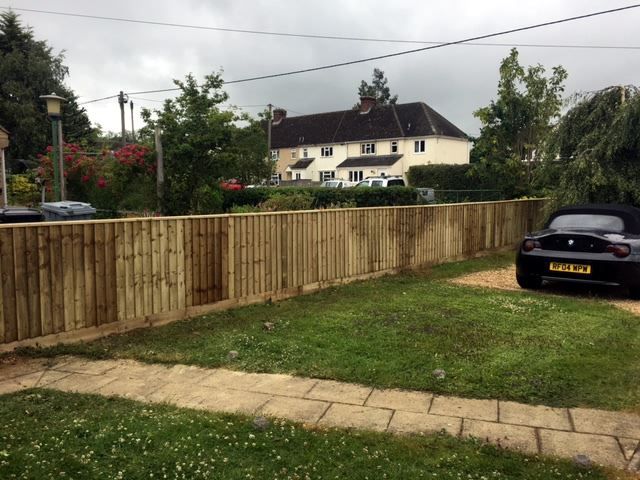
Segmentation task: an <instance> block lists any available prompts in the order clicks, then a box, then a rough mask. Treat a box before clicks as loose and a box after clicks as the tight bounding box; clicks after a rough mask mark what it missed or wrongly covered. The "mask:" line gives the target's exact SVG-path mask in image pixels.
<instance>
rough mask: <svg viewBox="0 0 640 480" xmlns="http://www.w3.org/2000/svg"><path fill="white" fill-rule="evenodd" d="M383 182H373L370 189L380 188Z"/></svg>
mask: <svg viewBox="0 0 640 480" xmlns="http://www.w3.org/2000/svg"><path fill="white" fill-rule="evenodd" d="M383 183H384V182H383V181H382V180H373V181H372V182H371V186H372V187H381V186H382V184H383Z"/></svg>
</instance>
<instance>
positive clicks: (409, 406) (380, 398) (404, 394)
mask: <svg viewBox="0 0 640 480" xmlns="http://www.w3.org/2000/svg"><path fill="white" fill-rule="evenodd" d="M432 399H433V395H431V394H430V393H421V392H410V391H405V390H378V389H374V390H373V392H371V395H370V396H369V398H368V399H367V402H366V404H365V405H366V406H368V407H380V408H390V409H392V410H403V411H406V412H418V413H427V411H428V410H429V405H431V400H432Z"/></svg>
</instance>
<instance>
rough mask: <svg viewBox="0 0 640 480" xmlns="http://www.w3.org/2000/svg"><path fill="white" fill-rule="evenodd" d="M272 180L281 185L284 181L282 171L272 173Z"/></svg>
mask: <svg viewBox="0 0 640 480" xmlns="http://www.w3.org/2000/svg"><path fill="white" fill-rule="evenodd" d="M271 181H272V182H273V183H275V184H276V185H280V182H281V181H282V174H281V173H274V174H272V175H271Z"/></svg>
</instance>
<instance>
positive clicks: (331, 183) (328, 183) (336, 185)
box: [322, 182, 338, 188]
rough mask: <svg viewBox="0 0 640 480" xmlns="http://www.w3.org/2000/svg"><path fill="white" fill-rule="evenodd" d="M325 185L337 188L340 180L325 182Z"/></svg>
mask: <svg viewBox="0 0 640 480" xmlns="http://www.w3.org/2000/svg"><path fill="white" fill-rule="evenodd" d="M322 186H323V187H330V188H337V187H338V182H324V183H323V184H322Z"/></svg>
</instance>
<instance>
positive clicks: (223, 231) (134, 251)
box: [0, 199, 544, 350]
mask: <svg viewBox="0 0 640 480" xmlns="http://www.w3.org/2000/svg"><path fill="white" fill-rule="evenodd" d="M543 206H544V200H539V199H531V200H514V201H503V202H486V203H466V204H451V205H433V206H410V207H382V208H360V209H340V210H313V211H301V212H277V213H259V214H242V215H211V216H190V217H163V218H137V219H119V220H94V221H85V222H49V223H37V224H14V225H0V254H1V258H0V277H1V279H2V284H1V286H0V288H1V292H0V345H1V348H2V349H3V350H7V349H10V348H14V347H16V346H20V345H27V344H35V343H47V344H51V343H55V342H57V341H65V340H68V339H72V338H95V337H97V336H100V335H102V334H106V333H110V332H114V331H122V330H125V329H128V328H134V327H138V326H143V325H150V324H154V323H159V322H164V321H171V320H175V319H179V318H184V317H186V316H190V315H195V314H199V313H204V312H206V311H211V310H213V309H216V308H221V307H226V306H231V305H234V304H242V303H246V302H250V301H258V300H261V299H262V300H266V299H268V298H270V297H273V298H281V297H285V296H291V295H295V294H298V293H301V292H302V291H303V290H304V291H306V290H310V289H313V288H320V287H322V286H326V285H330V284H332V283H340V282H344V281H347V280H349V279H357V278H367V276H371V275H373V274H380V273H385V272H390V271H397V270H398V269H403V268H412V267H417V266H421V265H426V264H433V263H438V262H442V261H446V260H447V259H452V258H459V257H462V256H470V255H474V254H476V253H479V252H482V251H484V250H489V249H495V248H499V247H505V246H509V245H513V244H514V243H515V242H517V241H518V239H519V238H520V237H521V236H522V234H524V233H525V232H526V231H527V230H530V229H532V228H534V227H535V226H537V225H539V224H540V222H541V220H542V211H543ZM74 333H75V337H74ZM34 339H35V341H34Z"/></svg>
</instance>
